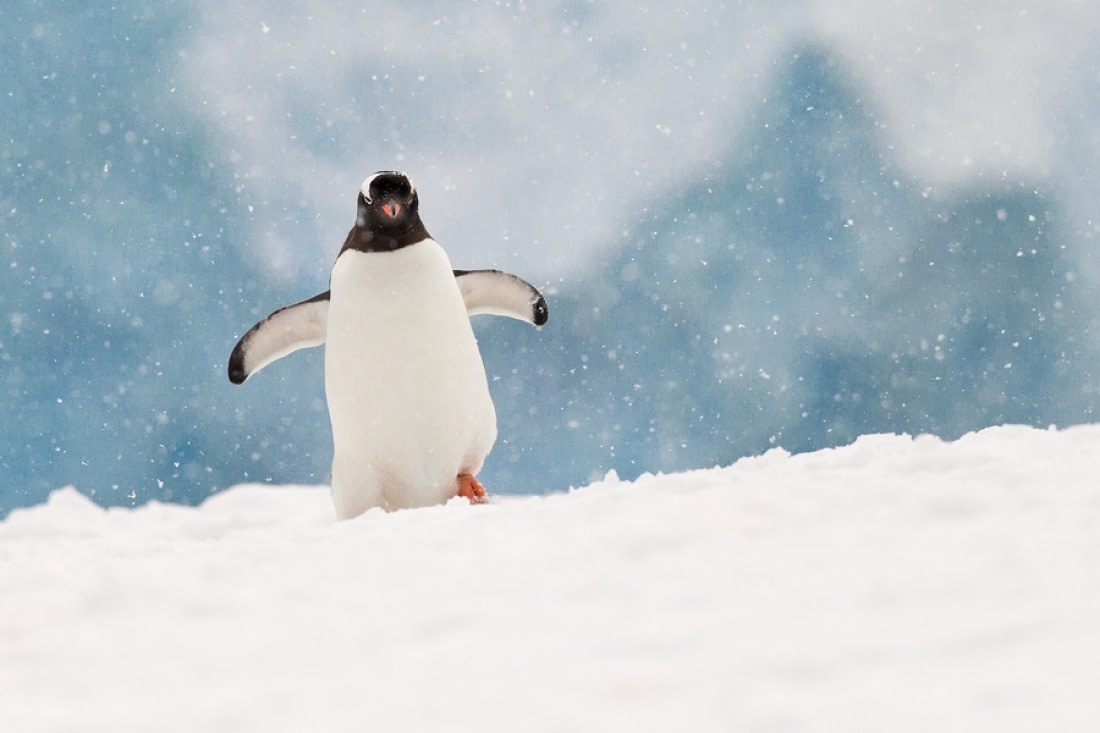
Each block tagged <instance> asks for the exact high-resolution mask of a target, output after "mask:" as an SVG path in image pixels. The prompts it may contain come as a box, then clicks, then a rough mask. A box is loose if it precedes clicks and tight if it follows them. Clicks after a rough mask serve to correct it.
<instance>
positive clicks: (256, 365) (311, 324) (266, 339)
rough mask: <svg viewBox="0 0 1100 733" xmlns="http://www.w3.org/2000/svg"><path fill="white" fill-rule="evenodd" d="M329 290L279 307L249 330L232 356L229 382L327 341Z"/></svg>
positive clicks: (230, 358)
mask: <svg viewBox="0 0 1100 733" xmlns="http://www.w3.org/2000/svg"><path fill="white" fill-rule="evenodd" d="M328 301H329V291H327V290H326V291H325V292H323V293H321V294H320V295H315V296H313V297H312V298H310V299H309V300H303V301H302V302H300V303H295V304H294V305H288V306H287V307H286V308H280V309H279V310H277V311H275V312H274V313H272V314H271V315H269V316H268V317H267V318H265V319H263V320H262V321H260V322H259V323H257V324H256V325H255V326H253V327H252V328H250V329H249V330H248V333H246V334H245V335H244V336H242V337H241V340H240V341H238V342H237V345H236V346H235V347H234V348H233V353H232V354H231V355H230V356H229V381H230V382H232V383H233V384H243V383H244V380H246V379H248V378H249V377H251V376H252V375H253V374H255V373H256V372H258V371H260V370H261V369H263V368H264V367H265V366H267V365H268V364H270V363H271V362H273V361H275V360H276V359H281V358H283V357H284V356H286V355H287V354H289V353H291V352H294V351H297V350H298V349H304V348H307V347H309V346H320V345H321V344H323V343H325V332H326V330H327V328H328Z"/></svg>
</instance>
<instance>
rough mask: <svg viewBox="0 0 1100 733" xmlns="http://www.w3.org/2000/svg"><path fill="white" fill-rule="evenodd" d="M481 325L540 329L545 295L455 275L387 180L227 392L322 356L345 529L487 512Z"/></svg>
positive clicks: (252, 350) (404, 190)
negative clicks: (432, 510)
mask: <svg viewBox="0 0 1100 733" xmlns="http://www.w3.org/2000/svg"><path fill="white" fill-rule="evenodd" d="M481 313H488V314H493V315H500V316H508V317H511V318H516V319H519V320H522V321H526V322H528V323H531V324H533V325H535V326H541V325H543V324H544V323H546V321H547V318H548V316H549V311H548V308H547V304H546V298H544V297H543V295H542V293H540V292H539V291H538V289H537V288H535V287H534V286H533V285H531V284H530V283H528V282H526V281H524V280H522V279H521V278H519V277H517V276H515V275H511V274H509V273H505V272H501V271H499V270H455V269H453V268H452V266H451V262H450V260H449V259H448V257H447V254H446V252H444V250H443V248H442V247H441V246H440V245H439V244H438V243H437V242H436V241H435V240H434V239H432V237H431V235H430V234H428V231H427V229H425V227H424V224H423V222H422V221H421V219H420V212H419V198H418V196H417V191H416V187H415V186H414V185H413V183H412V181H411V180H410V179H409V177H408V176H407V175H405V174H404V173H399V172H396V171H380V172H378V173H375V174H373V175H371V176H369V177H368V178H367V179H366V180H365V181H364V182H363V185H362V186H361V187H360V189H359V196H358V202H357V210H356V219H355V225H354V226H353V227H352V228H351V231H350V232H348V236H347V239H346V240H345V241H344V245H343V247H342V248H341V249H340V252H339V254H338V255H337V256H336V262H335V264H333V266H332V272H331V274H330V276H329V289H328V290H326V291H325V292H323V293H320V294H318V295H315V296H314V297H312V298H309V299H307V300H303V301H301V302H299V303H295V304H293V305H289V306H286V307H285V308H280V309H279V310H276V311H275V312H273V313H271V314H270V315H268V316H267V317H266V318H264V319H262V320H261V321H260V322H259V323H257V324H256V325H254V326H253V327H252V328H251V329H249V330H248V332H247V333H245V334H244V336H242V337H241V339H240V341H238V342H237V345H236V346H235V347H234V349H233V352H232V354H231V355H230V357H229V381H230V382H232V383H233V384H243V383H244V382H245V380H247V379H248V378H249V377H250V376H252V375H253V374H255V373H256V372H258V371H259V370H261V369H263V368H264V367H265V366H267V365H268V364H270V363H271V362H273V361H275V360H276V359H280V358H282V357H284V356H286V355H287V354H290V353H292V352H294V351H297V350H298V349H303V348H308V347H312V346H321V345H324V347H325V397H326V400H327V402H328V409H329V419H330V421H331V424H332V439H333V459H332V476H331V485H332V500H333V505H334V507H335V510H336V515H337V517H338V518H339V519H350V518H352V517H355V516H358V515H360V514H362V513H363V512H365V511H367V510H368V509H372V508H376V507H380V508H382V509H384V510H387V511H391V510H396V509H405V508H413V507H424V506H431V505H434V504H441V503H444V502H446V501H448V500H450V499H451V498H453V497H455V496H463V497H465V498H467V499H468V500H470V502H471V503H481V502H483V501H486V492H485V489H484V487H483V486H482V485H481V483H480V482H479V481H478V480H477V478H476V476H477V473H478V471H479V470H480V469H481V466H482V464H483V463H484V461H485V457H486V456H487V455H488V454H489V451H490V449H491V448H492V446H493V443H494V442H495V441H496V436H497V426H496V410H495V408H494V406H493V401H492V398H491V397H490V395H489V386H488V380H487V379H486V377H485V366H484V364H483V363H482V360H481V353H480V351H479V350H478V346H477V341H476V339H475V338H474V332H473V329H472V327H471V325H470V316H471V315H477V314H481Z"/></svg>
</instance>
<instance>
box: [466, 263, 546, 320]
mask: <svg viewBox="0 0 1100 733" xmlns="http://www.w3.org/2000/svg"><path fill="white" fill-rule="evenodd" d="M454 273H455V279H456V280H457V281H458V289H459V290H460V291H462V299H463V300H464V301H466V312H467V313H469V314H470V315H471V316H476V315H478V314H480V313H489V314H491V315H494V316H508V317H509V318H517V319H519V320H521V321H527V322H528V323H531V324H534V325H536V326H541V325H542V324H544V323H546V319H547V318H549V317H550V311H549V309H548V308H547V305H546V298H544V297H542V293H540V292H539V291H538V288H536V287H535V286H534V285H532V284H531V283H529V282H527V281H526V280H523V279H522V278H518V277H516V276H515V275H510V274H508V273H507V272H501V271H500V270H455V271H454Z"/></svg>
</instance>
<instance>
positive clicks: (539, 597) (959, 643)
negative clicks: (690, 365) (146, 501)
mask: <svg viewBox="0 0 1100 733" xmlns="http://www.w3.org/2000/svg"><path fill="white" fill-rule="evenodd" d="M1098 448H1100V426H1089V427H1080V428H1074V429H1069V430H1065V431H1061V432H1054V431H1037V430H1032V429H1028V428H1019V427H1006V428H994V429H990V430H985V431H982V432H981V433H977V434H973V435H968V436H966V437H964V438H963V439H962V440H960V441H958V442H956V443H950V444H948V443H943V442H940V441H938V440H936V439H933V438H924V437H922V438H918V439H915V440H913V439H910V438H905V437H892V436H872V437H867V438H863V439H861V440H859V441H858V442H857V443H856V444H854V445H852V446H849V447H847V448H843V449H840V450H829V451H822V452H818V453H812V454H805V455H799V456H793V457H792V456H788V455H786V454H784V453H782V452H780V451H774V452H772V453H769V454H767V455H765V456H762V457H759V458H753V459H746V460H742V461H740V462H738V463H737V464H736V465H734V466H732V467H730V468H725V469H716V470H710V471H697V472H693V473H686V474H679V475H671V476H658V477H651V476H645V477H642V478H641V479H639V480H638V481H635V482H631V483H627V482H618V481H615V480H614V479H613V477H612V479H611V480H608V481H604V482H601V483H598V484H594V485H592V486H588V487H586V488H583V489H579V490H577V491H574V492H571V493H569V494H565V495H555V496H549V497H523V498H511V499H502V500H499V501H498V502H497V503H496V504H494V505H490V506H479V507H471V506H468V505H465V504H463V503H461V502H452V503H451V504H449V505H447V506H445V507H439V508H434V509H424V510H415V511H405V512H399V513H395V514H382V513H379V512H370V513H368V514H367V515H364V516H363V517H360V518H359V519H357V520H353V521H350V522H345V523H339V524H338V523H335V522H334V521H333V519H332V509H331V506H330V504H329V499H328V496H327V492H326V491H324V490H323V489H316V488H272V487H257V486H243V487H239V488H236V489H232V490H230V491H227V492H225V493H223V494H221V495H218V496H216V497H214V498H213V499H211V500H209V501H208V502H207V503H206V504H205V505H203V506H202V507H201V508H198V509H191V508H184V507H179V506H166V505H150V506H146V507H142V508H140V509H136V510H119V509H114V510H110V511H105V510H103V509H100V508H98V507H96V506H95V505H93V504H92V503H90V502H89V501H87V500H86V499H84V498H83V497H81V496H80V495H79V494H77V493H76V492H75V491H73V490H71V489H68V490H62V491H58V492H56V493H55V494H54V495H53V496H52V497H51V499H50V502H49V503H48V504H46V505H43V506H39V507H35V508H32V509H27V510H21V511H16V512H14V513H13V514H11V515H10V516H9V517H8V519H7V520H5V521H4V522H0V720H2V721H3V729H4V730H9V731H40V730H73V731H76V730H79V731H98V730H110V731H150V730H156V731H172V730H181V731H182V730H188V731H195V730H202V731H219V730H221V731H279V730H328V731H341V730H379V731H396V730H469V731H478V732H479V733H484V732H485V731H497V730H509V731H518V730H524V731H543V730H545V731H574V730H658V731H672V730H677V731H679V730H684V731H719V730H723V731H728V730H739V731H756V730H760V731H787V730H790V731H810V730H812V731H822V730H835V731H884V730H889V731H929V730H937V731H942V730H958V731H964V730H965V731H975V730H988V731H1005V730H1019V731H1025V730H1027V731H1033V730H1095V729H1097V725H1098V724H1100V686H1098V684H1100V683H1098V681H1100V450H1098ZM490 488H491V487H490Z"/></svg>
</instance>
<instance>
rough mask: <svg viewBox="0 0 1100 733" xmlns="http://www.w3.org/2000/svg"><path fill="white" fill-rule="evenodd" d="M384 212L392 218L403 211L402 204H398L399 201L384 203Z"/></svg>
mask: <svg viewBox="0 0 1100 733" xmlns="http://www.w3.org/2000/svg"><path fill="white" fill-rule="evenodd" d="M382 213H384V214H385V215H386V216H388V217H389V218H391V219H392V218H394V217H395V216H397V215H398V214H399V213H401V204H398V203H385V204H382Z"/></svg>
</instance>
